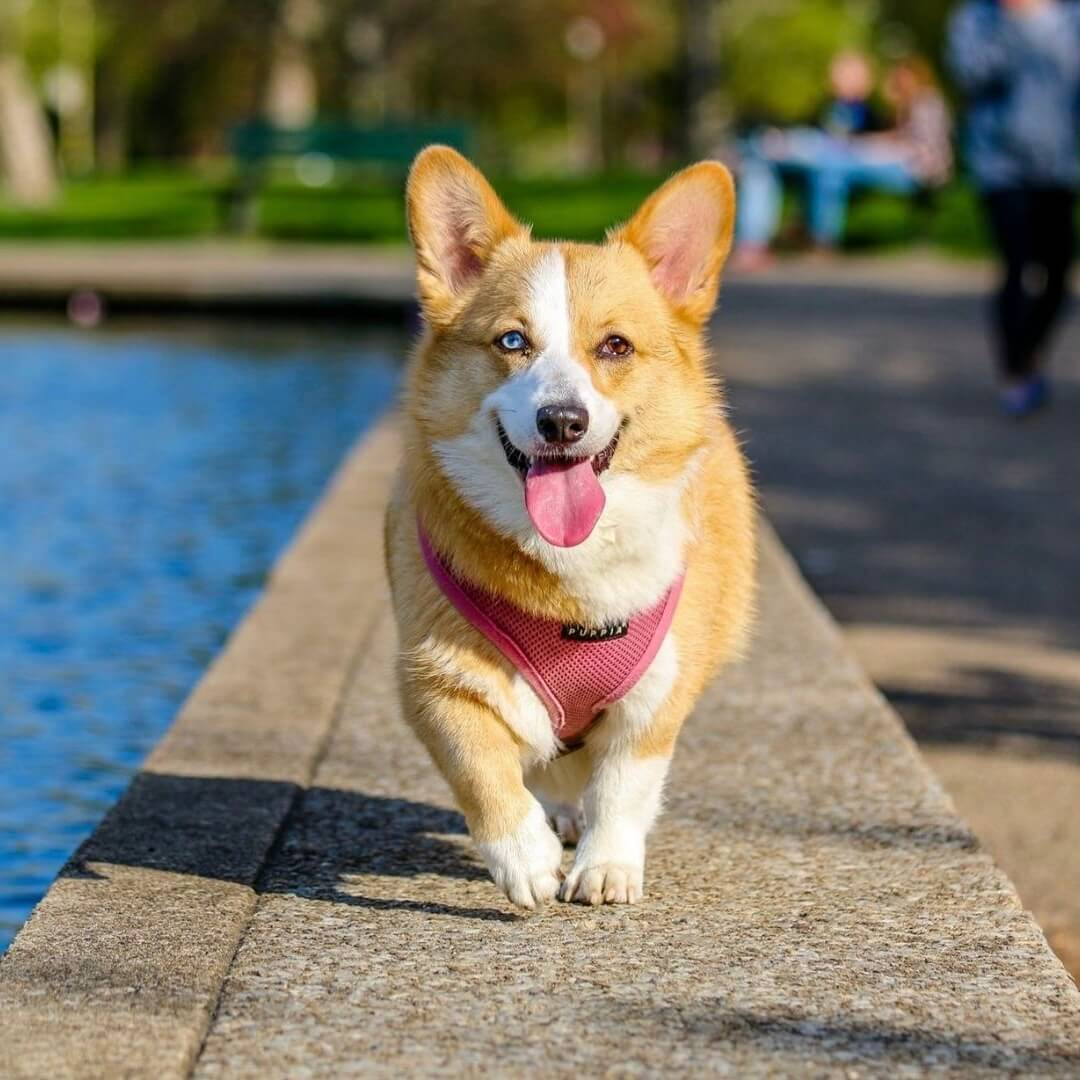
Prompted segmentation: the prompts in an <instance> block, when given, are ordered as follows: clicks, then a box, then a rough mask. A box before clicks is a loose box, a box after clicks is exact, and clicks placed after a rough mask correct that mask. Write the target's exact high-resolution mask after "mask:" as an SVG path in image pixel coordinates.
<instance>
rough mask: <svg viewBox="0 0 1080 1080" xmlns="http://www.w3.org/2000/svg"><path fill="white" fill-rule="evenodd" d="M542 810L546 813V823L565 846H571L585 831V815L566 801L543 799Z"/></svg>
mask: <svg viewBox="0 0 1080 1080" xmlns="http://www.w3.org/2000/svg"><path fill="white" fill-rule="evenodd" d="M544 811H545V812H546V813H547V820H548V824H549V825H550V826H551V827H552V828H553V829H554V830H555V833H556V835H557V836H558V837H559V839H560V840H561V841H562V842H563V843H564V844H565V845H566V846H567V847H573V846H574V845H575V844H576V843H577V842H578V840H580V839H581V834H582V833H583V832H584V831H585V815H584V814H583V813H582V812H581V810H580V809H578V808H575V807H573V806H568V805H567V804H566V803H552V802H547V801H545V802H544Z"/></svg>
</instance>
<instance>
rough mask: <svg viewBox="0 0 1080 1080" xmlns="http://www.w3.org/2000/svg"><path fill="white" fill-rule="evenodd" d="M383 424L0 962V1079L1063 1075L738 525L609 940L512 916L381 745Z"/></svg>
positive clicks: (1004, 891)
mask: <svg viewBox="0 0 1080 1080" xmlns="http://www.w3.org/2000/svg"><path fill="white" fill-rule="evenodd" d="M401 452H402V440H401V432H400V429H399V427H398V425H397V424H396V423H395V422H394V420H393V419H390V420H388V421H387V422H385V423H383V424H382V425H380V426H379V427H378V428H377V429H376V430H375V431H374V432H372V433H371V434H370V435H369V436H368V437H367V439H366V440H365V442H364V443H363V444H362V445H361V446H360V447H359V448H358V449H357V451H356V452H355V453H354V454H353V455H352V457H351V458H350V460H349V461H348V462H347V463H346V464H345V466H344V467H343V468H342V470H341V472H340V473H339V475H338V478H337V480H336V482H335V483H334V484H333V485H332V486H331V488H330V490H329V492H328V494H327V495H326V497H325V498H324V500H323V502H322V503H321V505H320V506H319V507H318V508H317V509H316V511H315V512H314V514H313V515H312V517H311V519H310V521H309V522H308V524H307V526H306V527H305V528H304V529H303V531H302V532H301V534H300V536H299V538H298V539H297V541H296V543H295V544H294V545H293V547H292V549H291V550H290V551H289V552H287V553H286V555H285V556H284V557H283V559H282V560H281V562H280V563H279V564H278V566H277V568H276V570H275V572H274V574H273V576H272V578H271V580H270V582H269V584H268V587H267V589H266V592H265V593H264V595H263V597H262V598H261V599H260V601H259V603H258V604H257V605H256V607H255V608H254V610H253V611H252V613H251V614H250V615H249V616H248V618H247V619H246V620H245V622H244V623H243V624H242V625H241V626H240V627H239V628H238V629H237V631H236V633H235V634H234V635H233V637H232V639H231V641H230V642H229V644H228V645H227V646H226V648H225V650H224V652H223V654H222V656H221V657H220V658H219V659H218V660H217V662H216V663H215V664H214V665H212V667H211V668H210V670H209V671H208V673H207V675H206V677H205V678H204V680H203V682H202V683H201V684H200V686H199V687H197V688H196V690H195V691H194V693H193V694H192V696H191V698H190V699H189V701H188V703H187V704H186V705H185V706H184V708H183V709H182V711H181V713H180V715H179V717H178V718H177V720H176V722H175V724H174V726H173V728H172V730H171V731H170V732H169V734H168V735H166V737H165V739H164V740H163V741H162V743H161V744H160V745H159V747H158V748H157V749H156V750H155V751H154V753H153V754H152V755H151V756H150V758H149V759H148V761H147V762H146V764H145V765H144V767H143V769H142V770H141V771H140V773H139V774H138V776H137V777H136V778H135V780H134V782H133V783H132V785H131V787H130V789H129V790H128V792H127V793H126V794H125V796H124V797H123V798H122V799H121V801H120V802H119V804H118V805H117V806H116V807H115V808H114V809H113V810H112V811H111V812H110V814H109V815H108V816H107V817H106V819H105V821H104V822H103V823H102V825H101V826H100V828H99V829H98V831H97V832H96V833H95V835H94V836H93V837H92V838H91V839H90V840H88V841H87V843H86V844H84V845H83V846H82V848H80V850H79V851H78V852H77V853H76V855H75V856H74V857H73V858H72V860H71V861H70V863H69V864H68V866H67V867H66V868H65V869H64V870H63V872H62V873H61V875H60V877H59V878H58V880H57V881H56V883H55V884H54V885H53V887H52V889H51V890H50V892H49V894H48V895H47V896H46V897H45V899H44V900H43V901H42V902H41V904H40V905H39V906H38V908H37V910H36V912H35V914H34V915H33V916H32V917H31V919H30V921H29V922H28V923H27V924H26V926H25V927H24V928H23V930H22V931H21V932H20V934H19V936H18V937H17V939H16V940H15V942H14V944H13V945H12V947H11V950H10V952H9V953H8V955H7V956H6V957H5V958H4V959H3V960H2V961H0V1076H4V1077H38V1076H95V1077H96V1076H101V1077H112V1076H120V1075H125V1076H155V1077H156V1076H162V1077H188V1076H194V1077H196V1078H210V1077H221V1076H228V1077H241V1078H243V1077H252V1078H256V1077H257V1078H261V1080H266V1078H268V1077H277V1076H282V1077H284V1076H296V1075H305V1076H341V1075H359V1074H363V1075H368V1074H373V1075H386V1076H391V1075H409V1076H414V1075H472V1074H474V1073H475V1074H480V1073H483V1074H484V1075H497V1076H523V1075H540V1076H572V1075H574V1076H576V1075H584V1074H587V1075H619V1076H624V1075H625V1076H636V1075H677V1076H680V1075H734V1076H748V1077H756V1076H803V1075H814V1076H830V1077H831V1076H837V1077H851V1076H871V1075H873V1076H890V1077H891V1076H924V1075H944V1074H948V1075H950V1076H954V1075H964V1076H985V1075H990V1074H994V1075H998V1074H1000V1075H1016V1076H1034V1075H1038V1076H1061V1077H1067V1076H1072V1077H1075V1076H1077V1075H1078V1072H1080V992H1078V991H1077V988H1076V986H1075V984H1073V983H1072V982H1071V981H1070V979H1069V977H1068V975H1067V974H1066V972H1065V970H1064V968H1063V967H1062V966H1061V964H1060V963H1059V961H1058V960H1057V959H1056V958H1055V957H1054V956H1053V955H1052V954H1051V952H1050V950H1049V948H1048V946H1047V944H1046V941H1045V939H1044V938H1043V936H1042V934H1041V932H1040V931H1039V928H1038V927H1037V925H1036V924H1035V923H1034V921H1033V920H1032V919H1031V917H1030V916H1029V915H1028V914H1027V913H1026V912H1025V911H1024V910H1023V908H1022V906H1021V904H1020V902H1019V900H1018V898H1017V896H1016V894H1015V892H1014V891H1013V888H1012V885H1011V884H1010V883H1009V881H1008V880H1007V879H1006V878H1005V877H1004V875H1003V874H1002V873H1001V872H1000V871H999V870H998V869H997V868H996V867H995V866H994V864H993V863H992V861H991V860H990V858H989V857H988V856H987V855H986V854H985V852H983V851H982V850H981V849H980V847H979V844H978V842H977V841H976V839H975V838H974V836H973V835H972V834H971V832H970V830H969V829H968V828H967V827H966V826H965V824H964V823H963V822H962V821H961V820H960V819H959V818H958V817H957V816H956V813H955V810H954V809H953V807H952V805H951V803H950V801H949V799H948V798H947V796H946V795H945V793H944V792H943V791H942V789H941V787H940V785H939V784H938V783H937V781H936V780H935V779H934V778H933V776H932V775H931V774H930V772H929V770H928V769H927V767H926V765H925V764H924V763H923V762H922V760H921V759H920V757H919V754H918V752H917V750H916V749H915V746H914V745H913V743H912V742H911V740H910V739H909V738H908V736H907V735H906V734H905V732H904V730H903V727H902V725H901V724H900V722H899V720H898V718H897V717H896V716H895V715H894V714H893V713H892V711H891V710H890V708H889V707H888V705H887V704H886V703H885V701H884V699H883V698H882V697H881V695H880V694H878V693H877V691H876V690H875V689H874V688H873V687H872V686H871V685H870V683H869V682H868V681H867V679H866V678H865V676H864V675H863V674H862V672H861V670H860V669H859V668H858V667H857V665H856V664H855V662H854V661H853V659H852V658H851V656H850V655H849V654H848V653H847V652H846V650H845V647H844V644H843V642H842V639H841V637H840V634H839V633H838V631H837V629H836V627H835V626H834V625H833V624H832V623H831V621H830V619H829V617H828V615H827V614H826V612H825V611H824V609H823V608H822V607H821V605H820V604H819V603H818V602H817V600H816V599H815V598H814V597H813V596H812V595H811V593H810V592H809V590H808V589H807V587H806V585H805V584H804V583H803V581H802V579H801V578H800V577H799V574H798V572H797V570H796V569H795V566H794V564H793V563H792V561H791V560H790V558H789V557H788V556H787V555H786V553H785V552H784V551H783V550H782V548H781V547H780V546H779V544H778V542H777V540H776V537H775V536H774V535H773V534H772V533H771V531H770V530H769V529H768V527H767V526H766V525H764V524H763V528H762V537H761V553H762V567H761V585H762V589H761V605H760V608H761V619H760V626H759V630H758V635H757V640H756V643H755V645H754V648H753V650H752V653H751V655H750V657H749V658H748V659H747V661H746V662H745V663H743V664H742V665H740V666H738V667H737V668H735V669H733V670H732V671H730V672H728V673H727V674H725V675H724V676H723V677H722V678H721V679H720V680H718V681H717V683H716V684H715V685H714V686H713V687H712V689H711V690H710V691H709V692H708V693H707V694H706V695H705V696H704V697H703V699H702V701H701V703H700V705H699V708H698V710H697V713H696V715H695V716H694V717H693V718H692V719H691V721H690V722H689V723H688V725H687V729H686V731H685V732H684V736H683V739H682V742H681V744H680V747H679V749H678V752H677V754H676V758H675V765H674V772H673V777H672V783H671V786H670V790H669V792H668V800H667V803H668V805H667V809H666V811H665V814H664V815H663V817H662V818H661V821H660V823H659V826H658V828H657V830H656V832H655V834H654V836H653V840H652V842H651V844H650V848H649V860H650V863H649V875H648V894H647V896H646V898H645V900H644V902H643V903H642V904H640V905H639V906H637V907H634V908H629V909H628V908H614V909H600V910H596V909H591V908H582V907H579V906H568V905H560V904H556V905H552V907H551V908H550V909H549V910H546V911H544V912H542V913H540V914H537V915H532V916H527V915H523V914H522V913H520V912H516V911H514V910H512V909H511V908H510V907H509V906H508V904H507V903H506V902H505V901H504V900H503V899H502V897H501V895H500V894H499V892H498V891H497V890H496V888H495V886H494V885H492V884H491V883H490V881H489V880H488V879H487V875H486V874H485V873H484V872H483V869H482V868H481V866H480V865H479V863H478V862H477V860H476V857H475V855H474V853H473V852H472V848H471V846H470V844H469V843H468V841H467V838H466V837H465V836H464V835H463V832H464V825H463V822H462V819H461V816H460V814H459V813H458V812H457V810H456V809H455V808H454V805H453V801H452V799H451V798H450V793H449V791H448V790H447V788H446V785H445V784H444V783H443V782H442V781H441V780H440V779H439V778H438V776H437V774H436V773H435V770H434V768H433V766H432V765H431V764H430V762H429V761H428V760H427V757H426V754H425V751H424V750H423V748H422V747H421V746H420V745H419V743H418V741H417V740H415V739H413V738H411V737H410V736H409V735H408V734H406V733H405V731H404V729H403V726H402V721H401V720H400V718H399V717H398V715H397V705H396V693H395V684H394V675H393V668H394V652H395V642H394V629H393V620H392V618H391V617H390V613H389V610H388V597H387V594H386V587H385V583H384V582H383V570H382V559H381V558H380V557H379V550H380V547H381V535H380V534H381V509H382V506H383V505H384V503H385V500H386V498H387V495H388V492H389V489H390V486H391V483H392V476H393V471H394V465H395V462H396V460H397V459H398V457H399V456H400V454H401Z"/></svg>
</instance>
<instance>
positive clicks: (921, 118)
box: [737, 56, 953, 268]
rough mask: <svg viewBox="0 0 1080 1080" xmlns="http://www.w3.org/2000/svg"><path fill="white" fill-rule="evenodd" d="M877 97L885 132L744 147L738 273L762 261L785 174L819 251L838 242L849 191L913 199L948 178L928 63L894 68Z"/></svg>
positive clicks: (775, 138)
mask: <svg viewBox="0 0 1080 1080" xmlns="http://www.w3.org/2000/svg"><path fill="white" fill-rule="evenodd" d="M884 94H885V98H886V100H887V101H888V103H889V105H890V106H891V107H892V109H893V112H894V115H895V124H894V126H893V127H892V128H891V129H889V130H887V131H883V132H871V133H866V132H865V131H862V132H859V131H852V132H845V133H842V134H839V135H837V134H834V133H832V132H829V131H825V130H820V129H817V128H796V129H793V130H789V131H770V132H765V133H763V134H761V135H758V136H756V137H755V138H753V139H751V140H750V141H749V142H748V143H747V144H746V145H745V146H744V157H743V162H742V164H741V167H740V175H739V179H740V205H739V221H738V229H737V241H738V245H739V258H740V262H741V263H742V265H743V266H744V267H747V268H753V267H754V266H755V265H756V264H759V263H761V262H762V261H764V260H765V259H766V258H767V253H768V248H769V245H770V243H771V242H772V240H773V239H774V237H775V235H776V232H777V230H778V228H779V225H780V212H781V208H782V177H783V176H785V175H793V176H796V177H799V178H801V179H802V180H803V181H804V183H805V188H806V205H807V210H806V217H807V225H808V228H809V232H810V236H811V239H812V241H813V243H814V245H815V247H817V248H818V249H821V250H826V251H831V250H833V249H834V248H835V247H836V246H837V245H838V244H839V242H840V239H841V237H842V235H843V231H844V222H845V219H846V215H847V203H848V197H849V196H850V194H851V192H852V190H854V189H866V188H872V189H876V190H884V191H892V192H897V193H899V194H914V193H915V192H917V191H919V190H921V189H923V188H930V187H937V186H939V185H941V184H944V183H945V182H946V181H947V180H948V179H949V177H950V175H951V173H952V164H953V159H952V145H951V140H950V135H951V123H950V117H949V111H948V106H947V105H946V104H945V99H944V97H943V95H942V93H941V91H940V89H939V88H938V86H937V82H936V80H935V78H934V74H933V71H932V70H931V68H930V66H929V64H927V63H926V61H924V60H922V59H921V58H919V57H914V56H913V57H909V58H907V59H905V60H901V61H899V62H898V63H896V64H895V65H893V67H892V68H891V70H890V71H889V73H888V75H887V77H886V80H885V86H884Z"/></svg>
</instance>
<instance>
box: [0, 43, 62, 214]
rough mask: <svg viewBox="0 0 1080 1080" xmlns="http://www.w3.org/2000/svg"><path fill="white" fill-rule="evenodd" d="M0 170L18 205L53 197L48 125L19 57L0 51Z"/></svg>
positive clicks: (43, 202) (40, 202)
mask: <svg viewBox="0 0 1080 1080" xmlns="http://www.w3.org/2000/svg"><path fill="white" fill-rule="evenodd" d="M0 171H2V173H3V175H4V177H5V178H6V180H7V189H8V192H9V194H10V196H11V198H12V199H13V200H14V201H15V202H16V203H17V204H19V205H21V206H43V205H46V204H47V203H50V202H52V201H53V200H54V199H55V198H56V195H57V183H56V164H55V161H54V159H53V152H52V138H51V136H50V134H49V126H48V124H47V123H46V121H45V114H44V113H43V112H42V109H41V106H40V104H39V102H38V100H37V98H36V97H35V96H34V92H33V89H32V87H31V85H30V79H29V77H28V75H27V73H26V67H25V66H24V64H23V62H22V58H21V57H20V56H19V55H18V54H16V53H13V52H0Z"/></svg>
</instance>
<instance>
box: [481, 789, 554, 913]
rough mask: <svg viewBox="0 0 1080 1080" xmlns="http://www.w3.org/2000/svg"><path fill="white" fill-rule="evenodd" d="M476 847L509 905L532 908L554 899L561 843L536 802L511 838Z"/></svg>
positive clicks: (506, 837) (507, 837)
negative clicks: (507, 899) (508, 900)
mask: <svg viewBox="0 0 1080 1080" xmlns="http://www.w3.org/2000/svg"><path fill="white" fill-rule="evenodd" d="M476 846H477V848H478V849H479V851H480V854H481V855H482V856H483V858H484V861H485V862H486V863H487V867H488V870H489V871H490V872H491V876H492V878H493V879H494V880H495V884H496V885H498V886H499V888H500V889H502V891H503V892H504V893H506V895H507V896H508V897H509V898H510V901H511V903H514V904H517V905H518V907H524V908H535V907H537V906H539V905H540V904H543V903H544V902H545V901H546V900H552V899H554V898H555V896H556V894H557V893H558V891H559V883H560V882H561V881H562V869H561V866H562V854H563V849H562V843H561V842H560V841H559V838H558V837H557V836H556V835H555V834H554V833H553V832H552V831H551V828H550V826H549V825H548V823H547V818H546V817H545V815H544V810H543V808H542V807H541V806H540V804H539V803H538V802H534V803H533V806H532V808H531V809H530V810H529V813H528V815H527V816H526V818H525V820H524V821H523V822H522V823H521V825H519V826H518V828H517V830H516V831H515V832H513V833H511V835H509V836H504V837H502V838H501V839H499V840H491V841H488V842H486V843H482V844H477V845H476Z"/></svg>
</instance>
